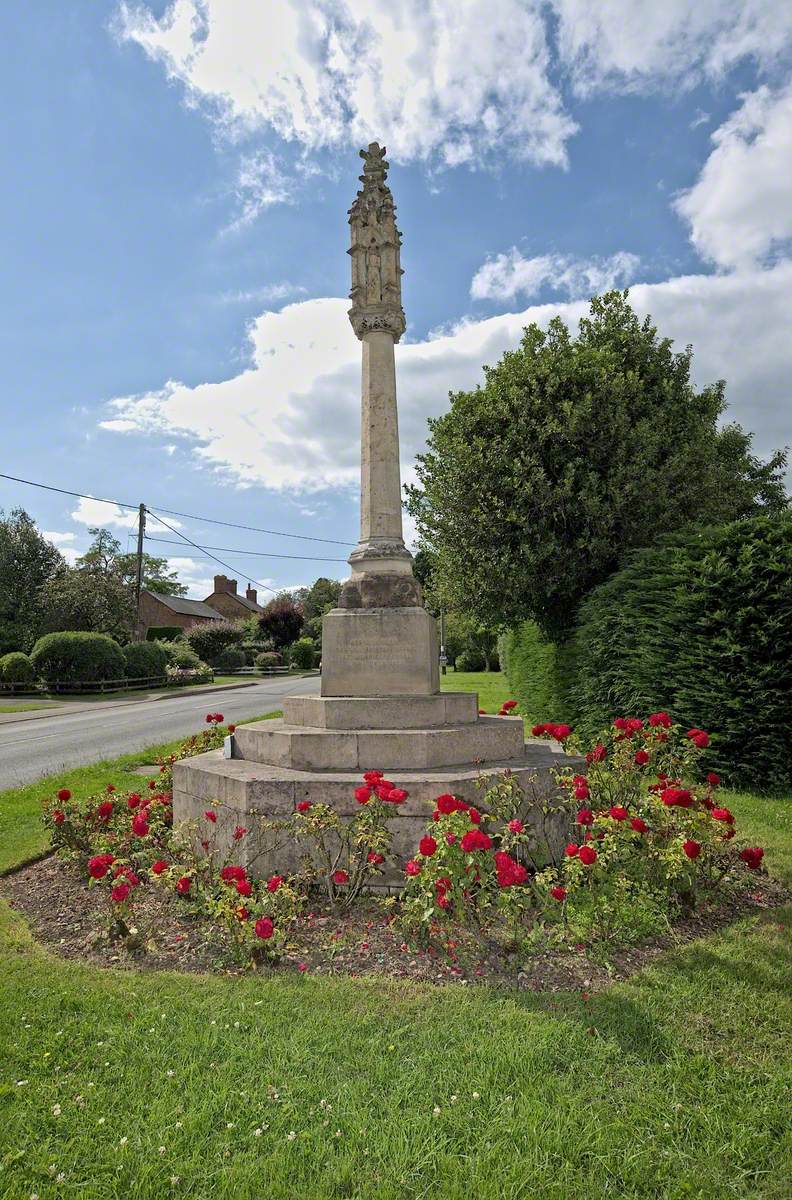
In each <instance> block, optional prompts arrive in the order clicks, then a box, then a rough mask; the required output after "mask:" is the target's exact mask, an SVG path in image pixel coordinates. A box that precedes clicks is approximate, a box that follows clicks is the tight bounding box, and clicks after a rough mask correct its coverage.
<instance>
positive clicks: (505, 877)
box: [494, 850, 528, 888]
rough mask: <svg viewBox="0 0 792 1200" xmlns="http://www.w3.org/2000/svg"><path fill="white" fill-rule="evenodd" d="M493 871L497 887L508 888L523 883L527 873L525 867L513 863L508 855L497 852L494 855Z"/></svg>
mask: <svg viewBox="0 0 792 1200" xmlns="http://www.w3.org/2000/svg"><path fill="white" fill-rule="evenodd" d="M494 858H495V870H496V873H497V876H498V887H501V888H510V887H514V885H515V884H518V883H525V881H526V879H527V878H528V872H527V871H526V869H525V867H524V866H523V865H522V864H521V863H518V862H516V861H515V859H513V858H512V857H511V855H510V854H506V852H505V851H503V850H497V851H496V852H495V855H494Z"/></svg>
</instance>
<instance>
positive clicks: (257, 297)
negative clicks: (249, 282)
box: [218, 279, 306, 304]
mask: <svg viewBox="0 0 792 1200" xmlns="http://www.w3.org/2000/svg"><path fill="white" fill-rule="evenodd" d="M305 291H306V289H305V288H304V287H303V286H302V285H301V284H299V283H290V282H289V280H288V279H284V280H282V281H281V282H279V283H265V284H263V285H262V286H261V287H255V288H240V289H239V290H237V291H233V292H221V293H220V295H219V296H218V300H219V301H220V303H221V304H272V303H273V302H277V301H278V300H288V299H289V298H290V297H292V296H302V295H304V294H305Z"/></svg>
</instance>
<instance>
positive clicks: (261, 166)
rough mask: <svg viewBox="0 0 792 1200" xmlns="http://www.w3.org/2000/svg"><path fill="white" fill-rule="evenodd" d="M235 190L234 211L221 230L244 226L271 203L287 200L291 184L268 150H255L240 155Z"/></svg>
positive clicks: (292, 190) (291, 194) (290, 197)
mask: <svg viewBox="0 0 792 1200" xmlns="http://www.w3.org/2000/svg"><path fill="white" fill-rule="evenodd" d="M235 192H236V199H237V204H238V215H237V216H236V217H235V218H234V220H233V221H232V222H231V223H230V224H229V225H227V226H226V228H225V230H224V232H225V233H237V232H238V231H239V230H240V229H244V228H245V226H246V225H250V224H252V223H253V221H255V219H256V217H258V216H259V215H260V213H262V212H263V211H264V209H265V208H270V207H271V206H272V205H273V204H285V203H290V202H291V201H292V200H293V198H294V185H293V182H292V181H291V180H290V179H289V177H288V175H286V173H285V172H284V171H283V170H282V168H281V165H280V163H279V162H278V160H277V159H276V157H275V155H274V154H273V153H272V151H271V150H257V151H256V152H255V153H254V154H247V155H245V156H244V157H243V158H242V159H241V161H240V163H239V168H238V171H237V180H236V188H235Z"/></svg>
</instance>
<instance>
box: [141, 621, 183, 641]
mask: <svg viewBox="0 0 792 1200" xmlns="http://www.w3.org/2000/svg"><path fill="white" fill-rule="evenodd" d="M183 633H184V630H183V629H182V628H181V626H179V625H150V626H149V628H148V629H147V630H146V641H147V642H175V641H176V638H178V637H181V635H182V634H183Z"/></svg>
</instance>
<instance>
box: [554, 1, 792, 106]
mask: <svg viewBox="0 0 792 1200" xmlns="http://www.w3.org/2000/svg"><path fill="white" fill-rule="evenodd" d="M551 3H552V7H553V9H554V10H555V12H556V14H557V17H558V22H559V25H558V43H559V53H560V56H561V58H562V60H563V61H564V63H565V64H566V65H567V67H568V68H569V69H570V70H571V72H572V77H573V80H574V83H575V86H576V89H577V90H578V92H580V93H582V94H590V93H592V92H595V91H597V90H602V89H615V90H634V91H639V90H641V91H646V90H650V89H653V88H656V87H667V86H670V85H671V84H674V85H677V86H678V85H680V84H681V85H682V86H688V87H692V86H693V85H694V84H696V83H697V82H699V81H700V80H701V79H702V78H703V77H705V76H706V77H710V78H718V77H719V76H721V75H722V74H723V73H724V72H725V71H727V70H728V69H729V68H731V67H733V66H734V65H735V63H737V62H739V61H740V59H743V58H752V59H753V60H754V61H756V62H757V63H759V64H760V65H761V66H770V65H772V64H773V63H775V62H776V61H777V60H778V59H779V58H780V57H781V55H782V54H784V52H785V51H787V50H788V49H789V47H790V45H792V21H790V20H789V12H788V8H787V7H786V6H785V4H784V2H783V0H695V2H693V0H596V3H592V0H551Z"/></svg>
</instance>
